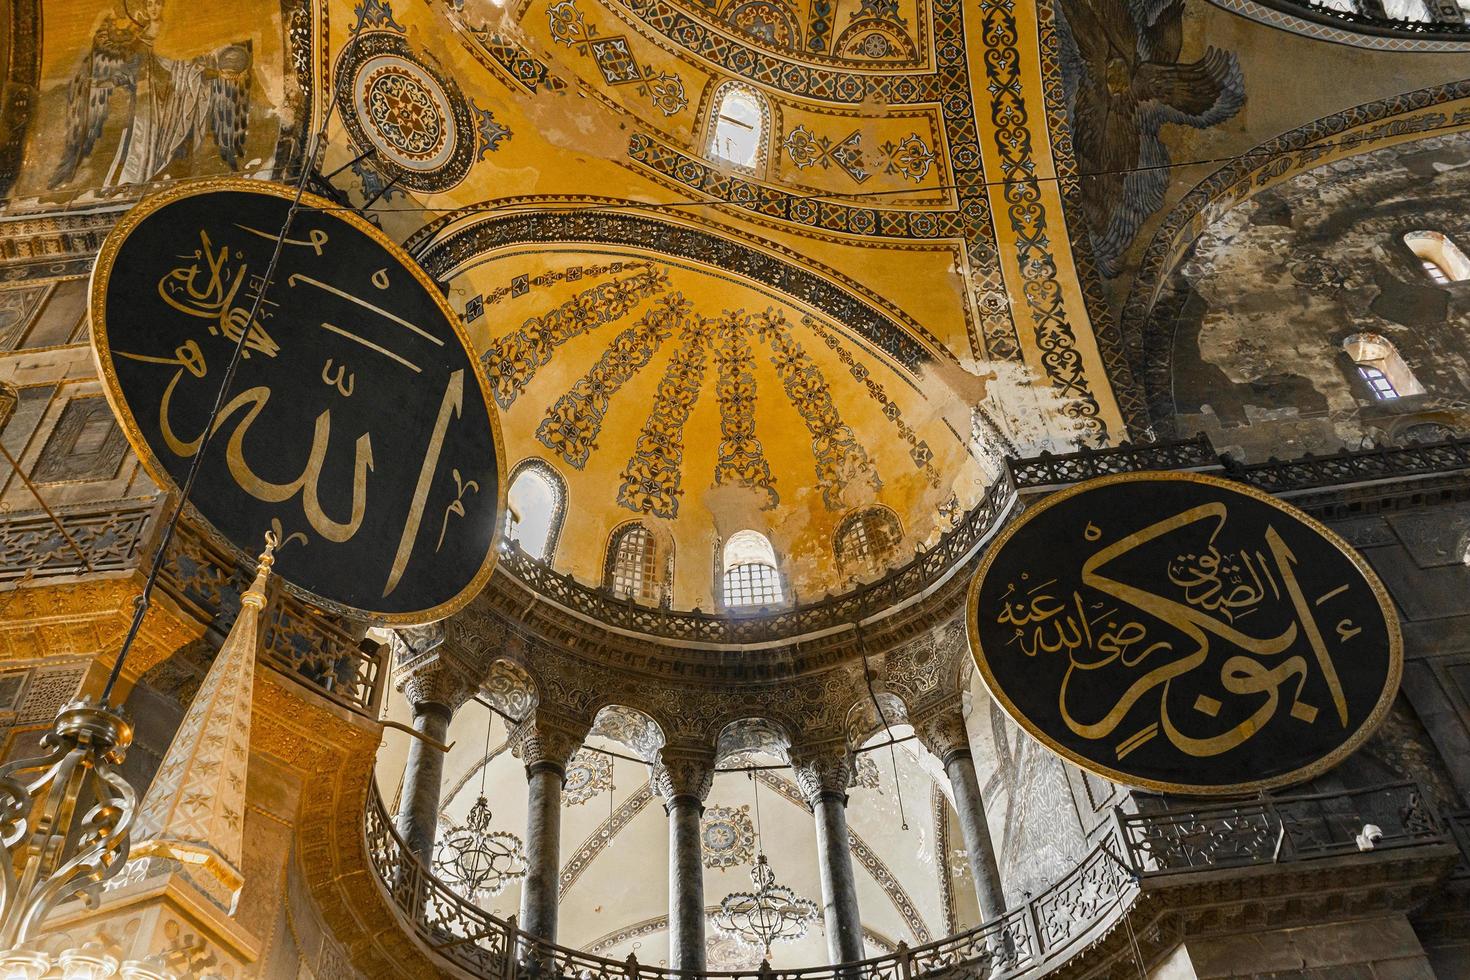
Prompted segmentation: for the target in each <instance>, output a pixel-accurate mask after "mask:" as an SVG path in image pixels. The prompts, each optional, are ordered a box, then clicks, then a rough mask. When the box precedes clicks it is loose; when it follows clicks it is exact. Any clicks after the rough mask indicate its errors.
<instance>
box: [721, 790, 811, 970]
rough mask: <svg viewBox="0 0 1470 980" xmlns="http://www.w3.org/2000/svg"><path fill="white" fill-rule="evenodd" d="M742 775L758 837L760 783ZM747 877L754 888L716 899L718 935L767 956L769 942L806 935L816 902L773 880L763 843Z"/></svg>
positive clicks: (791, 940)
mask: <svg viewBox="0 0 1470 980" xmlns="http://www.w3.org/2000/svg"><path fill="white" fill-rule="evenodd" d="M746 776H747V777H749V778H750V780H751V782H752V783H753V784H754V789H753V793H754V795H755V834H756V839H757V840H761V797H760V783H759V781H758V780H756V778H755V773H754V772H753V771H747V772H746ZM750 880H751V882H752V883H754V885H755V891H753V892H731V893H730V894H728V895H726V896H725V897H724V899H722V900H721V901H720V910H719V911H718V912H715V913H714V914H713V915H711V916H710V922H711V923H712V924H713V925H714V927H715V930H716V931H717V932H719V933H720V934H721V935H724V936H728V937H730V938H732V939H734V940H736V941H738V942H741V943H744V944H745V945H747V946H753V947H755V948H757V949H760V950H762V952H763V954H764V956H765V958H766V959H767V960H769V959H770V958H771V946H773V945H774V944H776V943H789V942H795V941H796V940H798V939H800V938H801V937H802V936H805V935H806V931H807V926H808V925H810V924H811V922H812V920H813V919H815V918H816V917H817V903H816V902H813V901H812V900H811V899H809V898H802V897H801V896H800V895H798V894H796V892H795V891H793V890H792V889H791V888H789V887H787V886H786V885H782V884H778V883H777V882H776V872H774V871H772V870H771V863H770V862H769V861H767V860H766V851H765V847H764V846H762V847H761V849H760V851H759V853H757V854H756V857H755V864H753V865H751V868H750Z"/></svg>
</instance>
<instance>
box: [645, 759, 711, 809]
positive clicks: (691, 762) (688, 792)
mask: <svg viewBox="0 0 1470 980" xmlns="http://www.w3.org/2000/svg"><path fill="white" fill-rule="evenodd" d="M650 768H651V769H652V770H653V773H652V781H653V788H654V789H655V790H657V791H658V793H659V795H660V796H662V797H663V798H664V802H665V803H666V804H667V803H672V802H674V800H676V799H677V798H679V797H693V798H694V799H696V800H698V801H699V803H700V805H701V806H703V804H704V801H705V799H706V797H708V796H709V791H710V789H711V787H713V786H714V781H715V756H714V753H713V752H710V751H708V750H706V749H703V748H680V747H678V746H668V745H666V746H664V747H663V748H661V749H659V751H658V756H657V758H656V759H655V760H654V761H653V763H652V764H651V766H650Z"/></svg>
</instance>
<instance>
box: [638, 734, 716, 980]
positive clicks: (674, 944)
mask: <svg viewBox="0 0 1470 980" xmlns="http://www.w3.org/2000/svg"><path fill="white" fill-rule="evenodd" d="M713 783H714V756H713V755H712V754H706V753H702V752H698V751H691V752H682V751H680V750H678V749H677V748H670V747H665V748H664V749H662V750H661V751H660V752H659V758H658V761H657V762H656V763H654V766H653V784H654V788H655V789H657V790H658V792H659V795H660V796H662V797H663V799H664V812H665V813H667V814H668V815H669V966H670V967H671V968H672V969H675V970H694V971H700V972H702V971H703V970H704V968H705V958H704V954H705V949H704V924H705V914H704V848H703V842H702V839H701V837H700V818H701V817H702V816H703V815H704V801H705V799H706V798H707V797H708V796H709V791H710V787H711V786H712V785H713Z"/></svg>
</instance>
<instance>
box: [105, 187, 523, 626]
mask: <svg viewBox="0 0 1470 980" xmlns="http://www.w3.org/2000/svg"><path fill="white" fill-rule="evenodd" d="M218 191H239V192H242V193H246V194H266V195H270V196H272V197H279V198H282V199H283V200H287V201H291V200H295V199H296V189H295V188H293V187H287V186H285V185H283V184H277V183H273V182H269V181H263V180H251V179H249V178H244V177H209V178H204V179H201V180H194V181H189V182H187V183H184V184H181V185H178V186H175V187H172V188H170V189H168V190H165V191H161V192H159V193H157V194H153V195H150V196H149V197H146V198H144V199H143V200H141V201H139V202H138V203H137V204H135V205H134V206H133V207H132V208H131V209H130V210H129V211H128V212H127V213H126V214H124V215H123V216H122V218H121V219H119V221H118V222H117V224H116V225H114V226H113V228H112V231H111V232H110V233H109V234H108V236H107V239H106V240H105V241H104V242H103V243H102V248H101V249H100V250H99V251H98V253H97V261H96V264H95V265H93V267H92V276H91V282H90V285H89V287H88V298H87V309H88V312H89V315H90V316H91V320H92V354H93V357H94V358H95V360H96V361H97V373H98V375H99V376H100V377H101V378H102V381H103V386H104V391H103V394H105V395H106V396H107V402H108V404H109V405H111V406H112V412H113V415H115V416H116V417H117V419H118V421H119V422H120V423H122V428H123V432H124V434H126V435H127V437H128V442H129V444H131V445H132V447H133V451H134V452H135V453H137V456H138V460H139V462H141V463H142V465H143V469H144V470H145V471H146V472H147V473H148V476H149V477H150V478H151V479H152V480H153V482H154V483H155V484H157V485H158V486H160V487H163V488H165V489H167V490H170V491H171V492H172V493H174V494H178V492H179V488H178V487H177V486H176V485H175V484H174V480H173V478H172V477H171V476H169V474H168V471H167V470H166V469H165V468H164V467H163V465H162V464H161V463H159V461H158V460H157V459H156V458H155V457H154V455H153V453H152V451H151V449H150V448H149V446H148V442H147V440H145V439H144V438H143V435H142V430H141V429H140V427H139V426H138V423H137V420H135V419H134V418H133V413H132V412H131V410H129V408H128V404H127V401H126V400H125V399H124V398H123V395H122V391H121V388H120V387H119V385H118V381H117V376H116V374H115V373H114V371H113V367H112V352H111V349H110V348H109V347H108V344H107V327H106V324H107V316H106V313H107V310H106V305H107V304H106V297H107V285H108V282H109V280H110V279H111V276H112V267H113V263H114V262H115V261H116V260H117V253H118V251H119V250H120V249H121V248H122V245H123V242H125V241H126V240H127V238H128V236H129V235H130V234H132V232H133V229H135V228H137V227H138V225H140V224H141V223H142V222H143V221H144V219H146V218H147V217H149V216H150V215H152V214H153V213H154V212H156V211H158V210H160V209H162V208H163V207H165V206H167V205H169V204H172V203H173V202H175V201H178V200H182V199H183V198H187V197H195V196H198V195H201V194H213V193H215V192H218ZM301 204H302V206H303V207H306V208H310V209H312V210H316V211H323V212H327V213H330V214H332V215H333V216H334V217H336V218H339V219H341V220H342V221H344V222H346V223H347V224H348V225H351V226H352V227H353V228H355V229H357V230H358V231H360V232H362V233H363V234H364V235H367V236H368V237H369V238H370V239H372V240H373V241H374V242H376V243H377V244H378V245H380V246H381V247H382V248H383V249H384V250H385V251H387V253H388V254H389V255H390V256H392V257H393V259H394V260H395V261H397V262H398V263H399V264H400V265H402V266H403V268H404V269H406V270H408V272H409V273H410V274H411V275H412V276H413V277H414V278H415V279H416V280H418V282H419V285H421V286H423V287H424V290H425V291H426V292H427V293H428V294H429V296H430V297H432V298H433V300H434V302H435V303H436V304H438V306H439V309H440V311H441V312H442V313H443V314H444V316H445V318H446V319H447V320H448V321H449V324H450V326H451V328H452V329H453V330H454V335H455V337H456V338H457V339H458V340H459V342H460V345H461V346H462V347H463V348H464V351H465V356H466V357H467V358H468V359H469V362H470V365H471V366H472V367H473V368H474V371H473V374H474V377H475V381H476V382H477V383H478V384H479V386H480V396H481V398H482V399H483V400H484V402H485V411H486V412H487V413H488V415H489V418H490V429H491V436H492V439H493V441H494V443H495V471H496V484H497V487H496V495H497V500H496V506H495V525H494V528H493V529H492V531H491V536H490V547H489V550H488V552H487V553H486V555H485V560H484V562H483V563H482V564H481V566H480V570H479V571H478V572H477V573H476V574H475V577H474V578H472V579H471V580H470V581H469V582H468V583H467V584H466V585H465V587H464V588H463V589H461V590H460V591H459V594H457V595H456V596H454V597H453V598H451V599H448V600H446V601H444V602H442V603H440V604H439V605H437V606H435V607H433V608H432V609H424V610H420V611H418V612H412V613H383V612H376V611H373V610H368V609H360V608H357V607H355V606H345V605H343V604H342V603H338V602H333V601H331V600H328V599H324V598H323V597H321V596H318V595H315V594H313V593H312V592H310V591H308V590H307V589H304V588H302V587H301V586H299V585H295V584H294V583H292V582H289V581H287V580H286V579H285V578H284V577H282V576H280V575H279V574H278V575H277V576H276V578H277V579H278V580H279V581H280V583H281V585H282V586H283V587H285V588H286V589H287V590H288V591H290V592H291V593H292V594H294V595H296V596H297V597H298V598H300V599H302V600H303V601H305V602H309V603H313V604H315V605H317V606H321V607H323V608H325V609H329V610H332V611H336V612H341V613H347V614H350V615H353V616H357V617H363V618H366V619H369V620H372V621H374V622H379V623H390V624H394V625H410V626H411V625H415V624H419V623H428V622H433V621H435V620H439V619H443V618H445V617H446V616H449V615H451V614H453V613H455V612H458V611H459V610H460V609H462V608H464V606H465V605H466V604H467V603H469V601H470V600H471V599H473V598H474V597H475V596H477V595H479V594H480V592H481V591H483V590H484V588H485V585H486V583H487V582H489V581H490V576H491V574H492V573H493V572H494V571H495V562H496V559H497V558H498V557H499V554H500V541H501V539H502V538H503V536H504V534H505V505H506V492H507V490H508V487H507V485H506V477H507V470H506V466H505V439H504V438H503V437H502V436H501V432H500V414H499V410H498V409H497V408H496V405H495V398H494V396H493V395H492V394H491V392H490V387H489V384H488V383H487V382H486V380H485V375H484V373H483V372H482V371H481V370H480V368H479V360H478V359H477V358H476V356H475V350H474V347H473V346H472V345H471V343H470V338H469V334H468V333H467V332H466V330H465V327H464V324H463V323H462V322H461V321H460V318H459V314H457V313H455V312H454V310H453V308H452V307H450V305H449V301H448V300H446V299H445V298H444V295H443V293H441V292H440V291H439V287H438V286H437V285H436V284H435V282H434V280H433V279H431V278H430V277H429V274H428V273H427V272H425V271H424V269H423V267H422V266H420V265H419V264H418V263H417V262H415V261H414V260H413V258H412V257H411V256H410V255H409V254H408V253H407V252H405V251H404V250H403V249H402V248H401V247H400V246H399V245H398V243H397V242H395V241H393V240H392V239H391V238H389V237H388V236H387V235H385V234H384V233H383V232H382V231H380V230H379V229H378V228H376V227H375V226H374V225H373V224H372V223H371V222H369V221H368V220H367V219H365V218H363V217H362V216H361V215H359V214H357V212H355V211H347V210H343V209H342V207H341V206H340V205H338V204H335V203H333V202H332V201H328V200H327V199H326V198H323V197H318V196H317V195H315V194H307V193H303V194H302V195H301ZM186 512H187V516H188V517H189V519H190V520H191V521H193V522H195V523H196V524H198V526H199V527H200V528H201V529H203V530H205V531H206V532H207V533H208V534H209V536H210V538H211V539H213V540H215V541H217V542H219V543H221V544H222V545H223V546H224V547H225V548H226V549H227V550H228V551H229V552H230V553H231V554H232V555H233V556H234V557H235V559H236V564H237V565H240V566H242V567H246V568H250V567H253V562H252V558H251V555H252V554H253V553H254V549H255V548H256V547H258V545H259V542H250V543H249V544H248V545H247V547H240V546H237V545H236V544H235V543H234V542H232V541H229V540H228V539H227V538H226V537H225V536H224V535H223V534H221V533H220V532H219V530H218V529H217V528H216V527H214V525H212V524H211V523H209V521H207V520H206V519H205V518H204V516H203V515H202V514H200V513H199V511H198V510H197V509H196V508H195V507H194V506H193V505H192V504H187V505H186ZM247 548H248V550H247Z"/></svg>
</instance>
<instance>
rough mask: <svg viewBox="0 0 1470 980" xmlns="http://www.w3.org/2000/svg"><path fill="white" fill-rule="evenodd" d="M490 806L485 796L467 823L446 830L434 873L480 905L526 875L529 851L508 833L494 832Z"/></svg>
mask: <svg viewBox="0 0 1470 980" xmlns="http://www.w3.org/2000/svg"><path fill="white" fill-rule="evenodd" d="M490 818H491V813H490V804H489V803H488V802H487V801H486V799H485V797H483V796H481V797H480V798H479V799H477V800H476V801H475V805H474V806H472V807H470V812H469V814H468V815H467V816H466V817H465V822H464V823H463V824H455V825H451V826H449V827H448V828H446V829H445V830H444V831H443V832H442V833H441V834H440V836H439V842H438V843H437V844H435V846H434V874H435V875H436V876H437V877H438V879H439V880H440V881H442V882H444V884H445V885H447V886H449V887H450V888H452V889H453V890H454V891H455V892H457V893H458V894H460V895H461V896H463V897H464V898H465V899H467V900H469V901H471V902H475V903H477V904H479V903H482V902H484V901H485V900H487V899H491V898H494V897H495V896H496V895H499V894H500V893H501V892H503V891H505V889H506V886H507V885H509V884H510V883H511V882H512V881H515V880H517V879H519V878H524V877H525V876H526V849H525V846H524V845H523V844H522V843H521V839H520V838H519V837H517V836H516V835H515V834H512V833H510V832H509V831H506V830H491V829H490Z"/></svg>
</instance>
